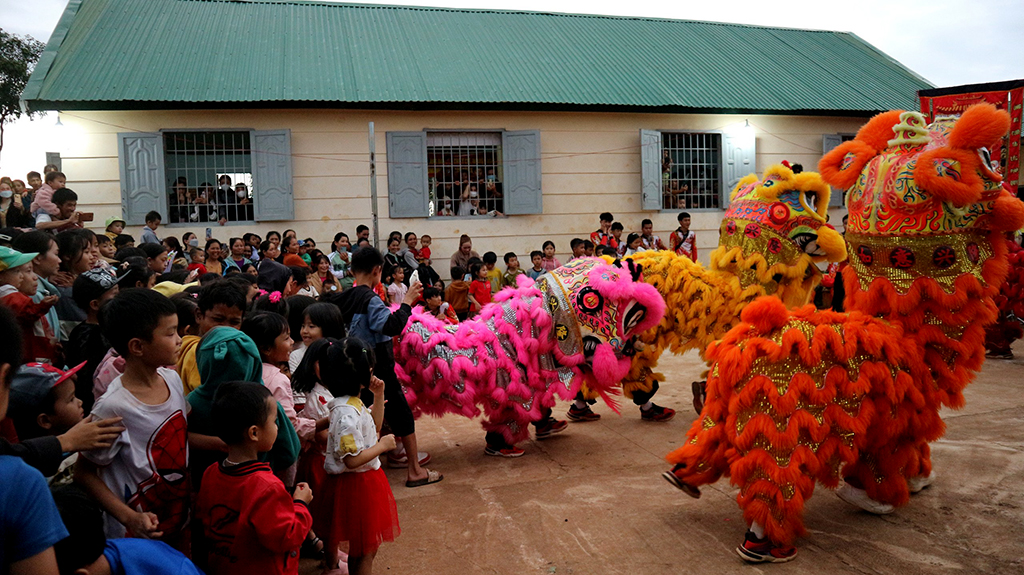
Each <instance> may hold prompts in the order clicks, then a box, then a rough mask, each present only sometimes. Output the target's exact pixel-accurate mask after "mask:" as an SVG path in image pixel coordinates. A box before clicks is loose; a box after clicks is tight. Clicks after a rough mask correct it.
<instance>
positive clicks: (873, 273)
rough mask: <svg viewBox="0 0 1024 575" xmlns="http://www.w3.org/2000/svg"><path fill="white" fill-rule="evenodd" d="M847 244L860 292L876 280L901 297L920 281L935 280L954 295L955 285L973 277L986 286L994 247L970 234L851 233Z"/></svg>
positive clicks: (980, 235) (978, 235) (980, 237)
mask: <svg viewBox="0 0 1024 575" xmlns="http://www.w3.org/2000/svg"><path fill="white" fill-rule="evenodd" d="M846 243H847V246H848V251H849V253H850V259H849V262H850V265H851V266H853V269H854V271H855V272H856V274H857V279H858V281H859V282H860V288H861V289H862V290H864V291H867V289H868V287H869V286H870V285H871V282H872V281H874V279H875V278H879V277H881V278H886V279H888V280H889V281H891V282H892V283H893V285H894V286H895V287H896V290H897V292H898V293H900V294H905V293H907V292H908V291H909V290H910V287H911V285H913V283H914V281H915V280H917V279H918V278H931V279H934V280H935V281H936V282H938V284H939V285H940V286H942V289H943V291H945V292H946V293H953V291H954V289H955V286H954V282H955V281H956V279H957V278H959V277H960V276H963V275H972V276H974V277H975V278H977V279H978V281H979V282H982V284H983V285H984V279H983V278H982V275H981V271H982V266H983V265H984V263H985V262H986V261H987V260H988V259H989V258H991V257H992V246H991V244H989V242H988V240H987V239H986V237H985V236H984V235H983V234H980V233H977V232H967V233H960V234H944V235H930V236H866V235H860V234H855V233H852V232H848V233H847V234H846Z"/></svg>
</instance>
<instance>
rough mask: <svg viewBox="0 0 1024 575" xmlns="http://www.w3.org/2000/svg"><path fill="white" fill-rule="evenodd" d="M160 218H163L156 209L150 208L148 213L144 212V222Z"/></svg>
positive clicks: (159, 219)
mask: <svg viewBox="0 0 1024 575" xmlns="http://www.w3.org/2000/svg"><path fill="white" fill-rule="evenodd" d="M161 220H163V218H162V217H160V212H158V211H156V210H152V211H150V212H149V213H147V214H146V223H147V224H148V223H149V222H159V221H161Z"/></svg>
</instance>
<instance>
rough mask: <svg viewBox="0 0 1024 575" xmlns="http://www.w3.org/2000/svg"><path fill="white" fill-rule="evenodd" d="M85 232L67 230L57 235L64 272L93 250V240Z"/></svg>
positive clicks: (58, 249)
mask: <svg viewBox="0 0 1024 575" xmlns="http://www.w3.org/2000/svg"><path fill="white" fill-rule="evenodd" d="M57 191H60V190H57ZM84 231H85V230H65V231H63V232H60V233H59V234H57V253H58V254H59V255H60V268H61V270H62V271H71V265H72V264H74V263H75V262H77V261H78V260H80V259H82V256H83V255H84V254H85V252H86V251H87V250H90V249H92V238H90V237H89V236H88V235H87V234H84V233H82V232H84Z"/></svg>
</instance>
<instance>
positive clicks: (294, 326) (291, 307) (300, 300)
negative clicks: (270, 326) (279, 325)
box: [288, 295, 316, 341]
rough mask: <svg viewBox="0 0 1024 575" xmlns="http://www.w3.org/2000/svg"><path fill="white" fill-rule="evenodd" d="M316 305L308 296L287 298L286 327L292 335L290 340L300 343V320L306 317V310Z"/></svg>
mask: <svg viewBox="0 0 1024 575" xmlns="http://www.w3.org/2000/svg"><path fill="white" fill-rule="evenodd" d="M315 303H316V300H315V299H314V298H311V297H309V296H308V295H294V296H292V297H290V298H288V327H289V329H290V330H291V333H292V339H293V340H295V341H302V334H301V333H300V332H301V331H302V320H303V319H304V318H305V317H306V308H308V307H309V306H311V305H313V304H315Z"/></svg>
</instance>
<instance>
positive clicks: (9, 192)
mask: <svg viewBox="0 0 1024 575" xmlns="http://www.w3.org/2000/svg"><path fill="white" fill-rule="evenodd" d="M13 195H14V190H0V198H3V199H5V200H6V199H7V198H9V197H11V196H13Z"/></svg>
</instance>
